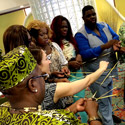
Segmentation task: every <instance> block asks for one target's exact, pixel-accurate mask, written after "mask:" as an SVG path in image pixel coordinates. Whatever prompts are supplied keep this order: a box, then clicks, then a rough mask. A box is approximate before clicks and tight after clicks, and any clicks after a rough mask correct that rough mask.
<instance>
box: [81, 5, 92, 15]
mask: <svg viewBox="0 0 125 125" xmlns="http://www.w3.org/2000/svg"><path fill="white" fill-rule="evenodd" d="M91 9H94V7H93V6H91V5H87V6H84V7H83V9H82V16H84V15H85V12H86V11H88V10H91Z"/></svg>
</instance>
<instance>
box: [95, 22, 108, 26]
mask: <svg viewBox="0 0 125 125" xmlns="http://www.w3.org/2000/svg"><path fill="white" fill-rule="evenodd" d="M97 25H99V26H106V27H108V24H107V23H105V22H99V23H97Z"/></svg>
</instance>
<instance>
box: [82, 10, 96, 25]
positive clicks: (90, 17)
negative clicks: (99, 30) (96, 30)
mask: <svg viewBox="0 0 125 125" xmlns="http://www.w3.org/2000/svg"><path fill="white" fill-rule="evenodd" d="M83 20H84V22H85V25H87V26H93V25H96V13H95V10H94V9H91V10H88V11H86V12H85V15H84V17H83Z"/></svg>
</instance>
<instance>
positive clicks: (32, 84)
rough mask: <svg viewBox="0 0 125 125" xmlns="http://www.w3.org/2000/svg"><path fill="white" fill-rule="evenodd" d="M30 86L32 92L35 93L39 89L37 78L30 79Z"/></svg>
mask: <svg viewBox="0 0 125 125" xmlns="http://www.w3.org/2000/svg"><path fill="white" fill-rule="evenodd" d="M28 88H29V90H30V91H31V92H33V93H37V91H38V89H37V82H36V80H33V79H30V80H29V81H28Z"/></svg>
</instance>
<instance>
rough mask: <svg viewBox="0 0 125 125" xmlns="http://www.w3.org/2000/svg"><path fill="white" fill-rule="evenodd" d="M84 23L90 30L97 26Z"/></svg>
mask: <svg viewBox="0 0 125 125" xmlns="http://www.w3.org/2000/svg"><path fill="white" fill-rule="evenodd" d="M85 25H86V26H87V27H88V28H89V29H91V30H95V29H96V28H97V27H96V25H87V24H85Z"/></svg>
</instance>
